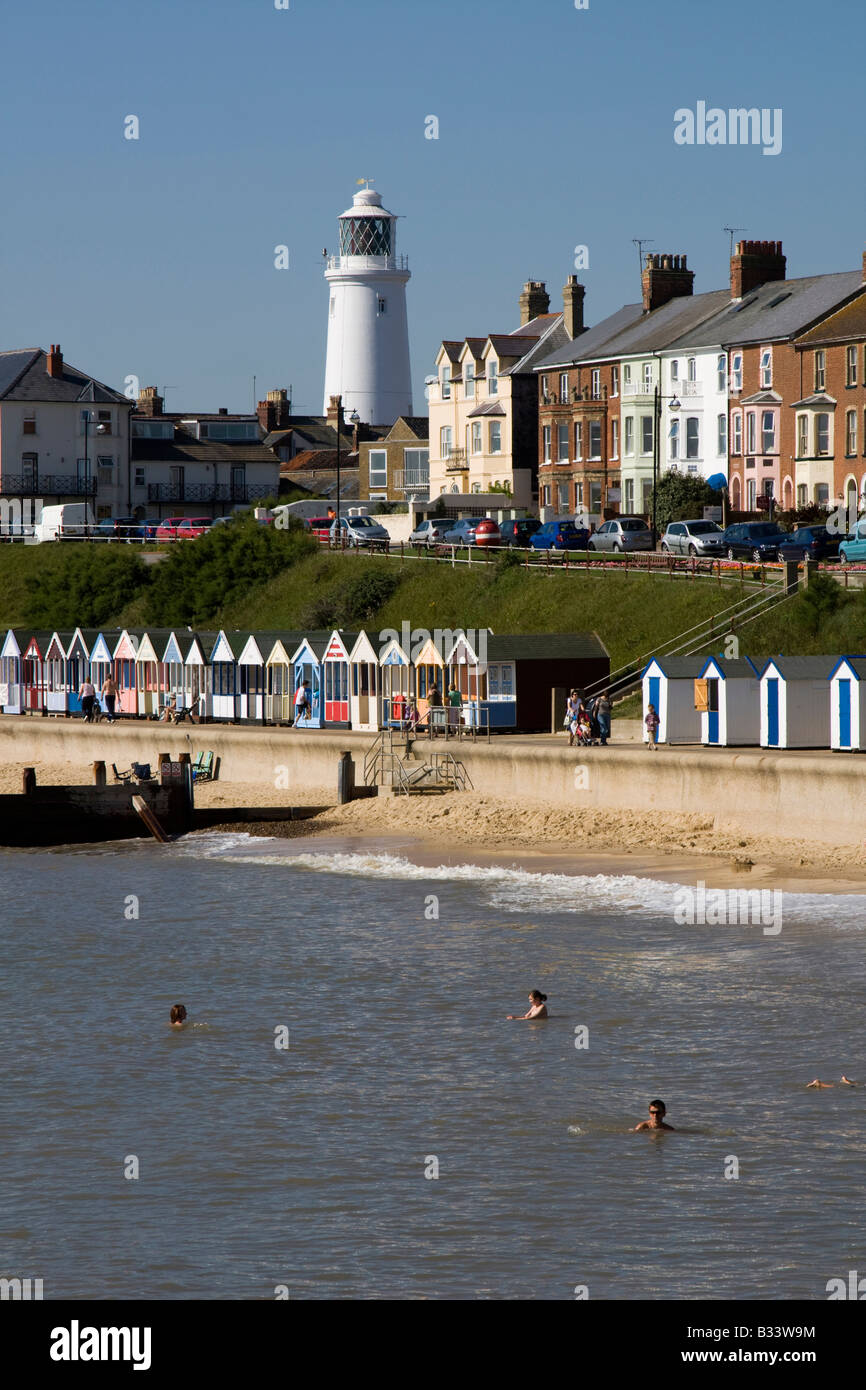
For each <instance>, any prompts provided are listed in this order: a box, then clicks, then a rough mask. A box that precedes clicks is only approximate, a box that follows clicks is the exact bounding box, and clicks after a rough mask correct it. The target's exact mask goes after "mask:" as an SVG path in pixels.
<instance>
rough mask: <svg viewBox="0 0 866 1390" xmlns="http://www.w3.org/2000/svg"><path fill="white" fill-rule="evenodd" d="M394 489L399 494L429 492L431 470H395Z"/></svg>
mask: <svg viewBox="0 0 866 1390" xmlns="http://www.w3.org/2000/svg"><path fill="white" fill-rule="evenodd" d="M394 487H395V488H396V489H397V491H398V492H429V490H430V470H429V468H424V469H413V468H395V469H394Z"/></svg>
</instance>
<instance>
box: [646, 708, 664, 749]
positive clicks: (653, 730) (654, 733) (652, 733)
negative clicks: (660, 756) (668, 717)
mask: <svg viewBox="0 0 866 1390" xmlns="http://www.w3.org/2000/svg"><path fill="white" fill-rule="evenodd" d="M644 723H645V724H646V732H647V747H648V748H651V749H652V750H653V752H655V750H656V747H657V744H656V739H657V738H658V731H659V724H660V723H661V720H660V719H659V717H658V714H657V713H656V707H655V705H649V706H648V708H647V716H646V719H645V720H644Z"/></svg>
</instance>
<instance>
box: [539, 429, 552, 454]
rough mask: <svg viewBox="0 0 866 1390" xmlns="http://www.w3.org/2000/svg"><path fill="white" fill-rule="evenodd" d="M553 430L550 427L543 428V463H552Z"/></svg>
mask: <svg viewBox="0 0 866 1390" xmlns="http://www.w3.org/2000/svg"><path fill="white" fill-rule="evenodd" d="M550 441H551V429H550V425H542V427H541V459H542V462H543V463H550V449H551V442H550Z"/></svg>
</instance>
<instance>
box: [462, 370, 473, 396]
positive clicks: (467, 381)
mask: <svg viewBox="0 0 866 1390" xmlns="http://www.w3.org/2000/svg"><path fill="white" fill-rule="evenodd" d="M463 396H464V399H465V400H467V401H474V399H475V363H474V362H464V364H463Z"/></svg>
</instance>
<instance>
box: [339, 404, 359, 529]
mask: <svg viewBox="0 0 866 1390" xmlns="http://www.w3.org/2000/svg"><path fill="white" fill-rule="evenodd" d="M342 413H343V397H342V396H338V397H337V541H338V542H339V543H340V545H342V542H343V534H342V531H341V529H340V417H341V415H342ZM360 419H361V417H360V415H359V414H358V412H357V410H353V411H352V413H351V415H350V416H349V420H350V421H351V423H352V424H353V425H357V424H358V423H359V422H360Z"/></svg>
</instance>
